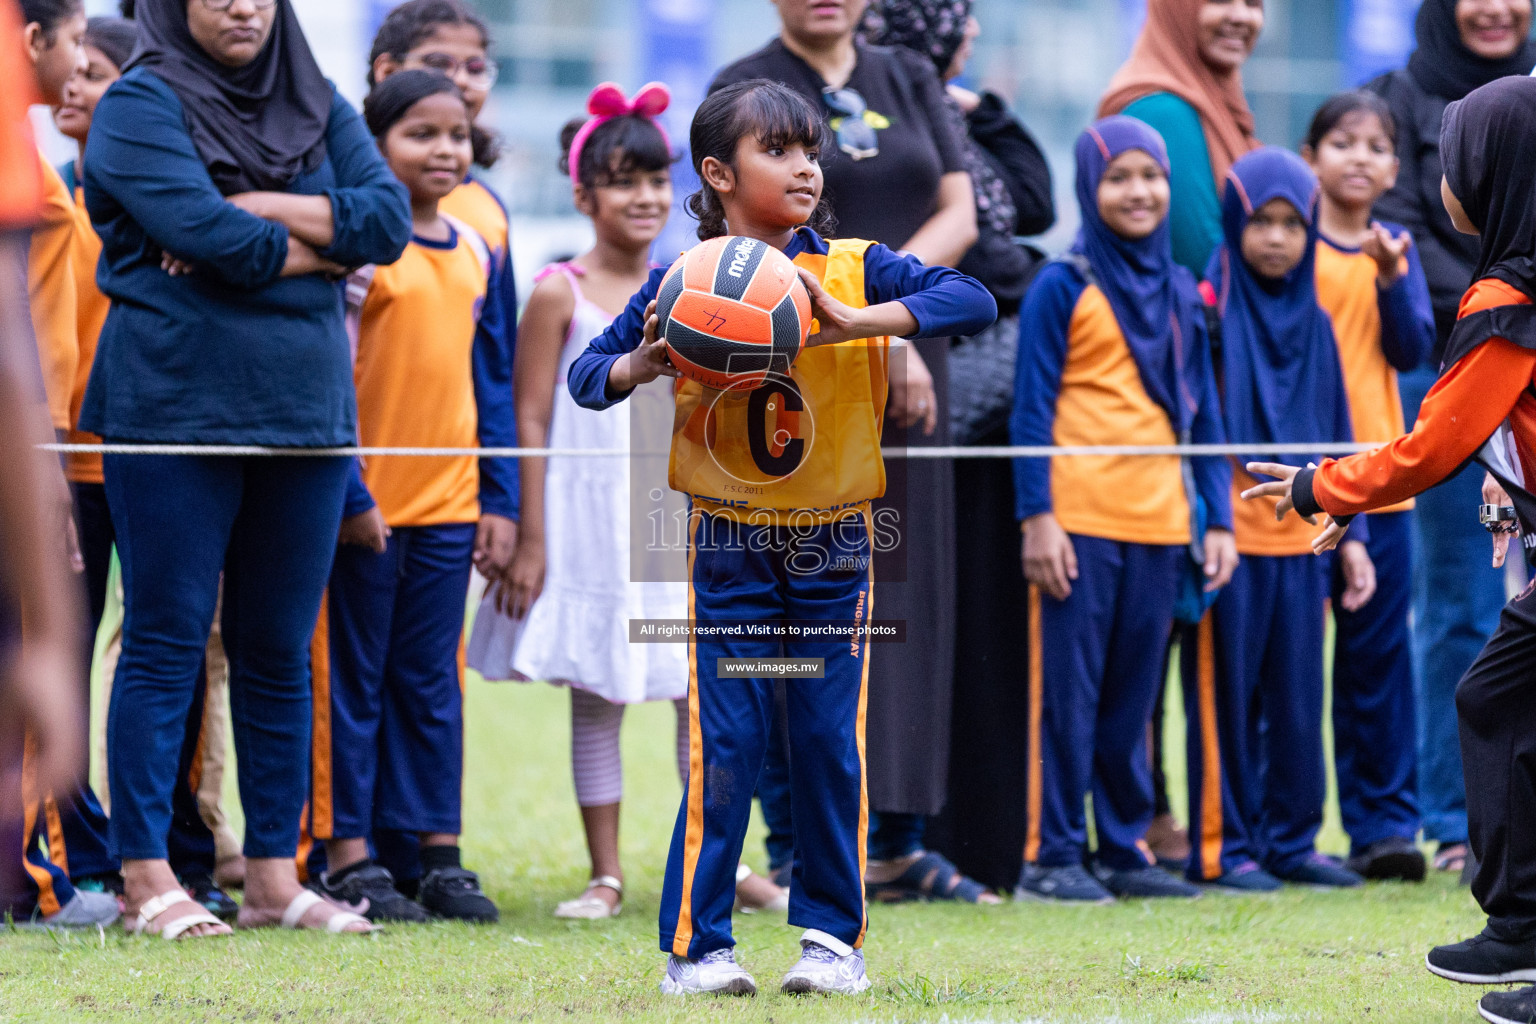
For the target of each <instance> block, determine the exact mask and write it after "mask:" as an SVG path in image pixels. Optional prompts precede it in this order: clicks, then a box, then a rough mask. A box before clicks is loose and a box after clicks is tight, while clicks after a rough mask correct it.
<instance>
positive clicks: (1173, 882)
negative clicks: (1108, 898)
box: [1093, 864, 1200, 900]
mask: <svg viewBox="0 0 1536 1024" xmlns="http://www.w3.org/2000/svg"><path fill="white" fill-rule="evenodd" d="M1093 873H1094V875H1095V876H1097V878H1098V879H1099V881H1101V882H1103V883H1104V888H1106V889H1108V890H1109V891H1110V892H1111V893H1113V894H1114V895H1116V896H1118V897H1120V898H1121V899H1123V900H1125V899H1130V900H1143V899H1182V900H1193V899H1198V898H1199V897H1200V887H1199V886H1198V885H1190V884H1189V883H1188V882H1186V881H1184V879H1182V878H1177V877H1175V876H1173V875H1170V874H1169V873H1168V872H1166V871H1164V870H1163V869H1162V868H1156V867H1152V866H1151V865H1150V864H1149V865H1147V866H1146V867H1144V868H1136V869H1134V870H1131V871H1111V870H1109V869H1107V868H1105V867H1103V866H1097V865H1096V866H1095V867H1094V869H1093Z"/></svg>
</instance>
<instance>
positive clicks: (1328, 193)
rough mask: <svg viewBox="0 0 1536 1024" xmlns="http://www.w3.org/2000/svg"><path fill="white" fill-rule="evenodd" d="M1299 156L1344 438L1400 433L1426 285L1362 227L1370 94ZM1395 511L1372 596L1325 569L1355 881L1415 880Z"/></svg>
mask: <svg viewBox="0 0 1536 1024" xmlns="http://www.w3.org/2000/svg"><path fill="white" fill-rule="evenodd" d="M1302 156H1303V157H1305V158H1306V160H1307V162H1308V163H1309V164H1310V165H1311V167H1312V170H1313V172H1314V173H1316V174H1317V179H1318V183H1319V185H1320V186H1321V195H1320V198H1319V201H1318V212H1317V217H1318V236H1319V237H1318V242H1317V298H1318V302H1319V303H1321V305H1322V307H1323V309H1324V310H1325V311H1326V312H1327V313H1328V316H1329V318H1330V319H1331V320H1332V321H1333V334H1334V339H1335V340H1336V341H1337V342H1338V346H1339V363H1340V367H1341V369H1342V370H1343V373H1344V387H1345V390H1346V391H1347V392H1348V395H1349V410H1350V420H1351V422H1352V423H1353V425H1354V432H1355V440H1357V441H1368V442H1374V443H1382V444H1385V443H1386V442H1388V441H1390V440H1392V439H1393V438H1394V437H1397V436H1398V435H1399V434H1401V433H1402V432H1403V428H1404V423H1403V406H1402V400H1401V398H1400V397H1399V396H1398V390H1397V371H1399V370H1411V369H1413V368H1414V367H1416V366H1418V365H1419V363H1421V362H1422V361H1423V360H1424V359H1425V357H1427V356H1428V355H1429V351H1430V348H1431V346H1432V345H1433V343H1434V340H1435V318H1434V310H1433V309H1432V307H1431V306H1430V301H1429V285H1428V283H1427V282H1426V281H1425V279H1424V270H1423V268H1422V267H1421V266H1420V265H1419V254H1418V250H1417V249H1416V248H1414V245H1413V240H1412V239H1411V238H1410V237H1409V235H1408V232H1407V231H1405V230H1404V229H1403V228H1401V227H1399V226H1398V225H1395V224H1383V223H1380V222H1377V221H1374V220H1372V218H1371V207H1372V205H1373V204H1374V203H1375V202H1376V200H1377V199H1378V198H1380V197H1381V195H1382V193H1384V192H1386V191H1387V189H1389V188H1391V187H1392V183H1393V182H1394V181H1395V180H1396V178H1397V138H1396V127H1395V125H1394V124H1393V121H1392V113H1391V111H1390V110H1389V109H1388V108H1387V104H1386V101H1385V100H1383V99H1381V98H1380V97H1379V96H1377V95H1376V94H1375V93H1370V92H1346V93H1341V94H1339V95H1337V96H1334V97H1333V98H1331V99H1329V100H1328V101H1327V102H1326V103H1324V104H1323V105H1322V106H1321V107H1319V108H1318V111H1317V113H1316V115H1314V116H1313V118H1312V126H1311V128H1310V129H1309V130H1308V132H1307V141H1306V144H1305V145H1303V146H1302ZM1411 508H1413V501H1412V499H1409V500H1408V501H1404V502H1400V503H1398V504H1396V505H1392V506H1390V507H1388V508H1384V509H1381V510H1379V511H1375V512H1372V513H1371V517H1370V540H1369V542H1368V543H1367V545H1366V548H1367V551H1368V552H1369V554H1370V556H1371V561H1372V563H1373V564H1374V565H1375V567H1376V596H1375V597H1373V598H1372V599H1371V600H1370V601H1369V602H1368V603H1367V604H1366V605H1365V606H1364V607H1363V608H1358V609H1355V610H1350V609H1349V608H1346V607H1345V606H1344V602H1343V598H1344V592H1345V589H1346V587H1347V585H1348V584H1347V581H1346V580H1345V578H1344V572H1343V563H1342V562H1341V560H1339V559H1333V563H1334V564H1333V568H1332V581H1331V589H1330V594H1331V596H1332V598H1333V605H1334V623H1335V628H1336V633H1335V639H1334V649H1333V750H1334V762H1335V768H1336V770H1337V773H1338V779H1339V812H1340V816H1341V817H1342V818H1343V824H1344V831H1345V832H1346V833H1348V834H1349V838H1350V859H1349V864H1348V866H1349V867H1350V868H1351V869H1352V870H1354V871H1356V872H1357V873H1359V874H1361V875H1364V876H1365V877H1366V878H1402V879H1407V880H1410V881H1418V880H1419V879H1422V878H1423V877H1424V855H1423V854H1422V853H1420V852H1419V849H1418V847H1417V846H1415V845H1414V841H1413V840H1414V836H1415V835H1416V834H1417V833H1418V830H1419V808H1418V794H1417V793H1416V792H1415V788H1416V787H1415V782H1414V779H1415V762H1416V760H1417V748H1416V744H1415V727H1414V721H1415V716H1414V690H1413V661H1412V651H1411V649H1410V643H1409V631H1408V611H1409V604H1410V598H1411V586H1412V581H1413V537H1412V524H1411V522H1410V517H1409V514H1408V510H1409V509H1411Z"/></svg>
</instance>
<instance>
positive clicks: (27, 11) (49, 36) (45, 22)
mask: <svg viewBox="0 0 1536 1024" xmlns="http://www.w3.org/2000/svg"><path fill="white" fill-rule="evenodd" d="M84 10H85V0H21V23H22V24H23V25H30V24H32V23H33V22H36V23H37V24H38V25H39V26H41V27H42V30H43V41H44V42H46V43H47V44H48V45H49V46H52V45H53V38H54V35H55V33H57V32H58V31H59V26H60V25H62V24H63V23H64V22H66V21H68V20H69V19H70V18H73V17H74V16H75V15H77V14H80V13H81V12H83V11H84Z"/></svg>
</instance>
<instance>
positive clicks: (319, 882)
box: [309, 860, 427, 924]
mask: <svg viewBox="0 0 1536 1024" xmlns="http://www.w3.org/2000/svg"><path fill="white" fill-rule="evenodd" d="M309 887H310V888H311V889H313V890H314V891H315V892H317V893H319V894H320V895H321V896H324V897H325V898H326V899H328V900H330V901H331V902H332V903H334V904H336V905H337V906H339V907H341V908H342V909H343V910H350V911H351V912H352V913H354V914H361V915H362V916H363V917H366V918H367V919H368V920H370V921H373V922H374V923H378V922H381V921H389V922H400V923H402V924H425V923H426V921H427V912H426V911H425V910H423V909H422V907H421V905H420V904H418V903H414V902H412V901H411V900H408V899H406V898H405V897H404V896H402V895H400V892H399V890H397V889H396V888H395V879H394V877H393V876H392V875H390V873H389V870H388V869H387V868H384V867H382V866H380V865H378V864H375V863H374V862H373V861H371V860H365V861H361V862H359V863H357V864H354V865H352V866H351V867H348V868H343V869H342V870H341V871H339V872H331V871H322V872H321V873H320V877H318V878H314V879H311V880H310V882H309Z"/></svg>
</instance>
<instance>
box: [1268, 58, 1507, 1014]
mask: <svg viewBox="0 0 1536 1024" xmlns="http://www.w3.org/2000/svg"><path fill="white" fill-rule="evenodd" d="M1440 145H1441V152H1442V153H1443V154H1444V157H1445V177H1444V179H1443V185H1442V191H1443V195H1444V204H1445V207H1446V211H1447V214H1448V215H1449V217H1450V219H1451V221H1452V223H1454V224H1455V225H1456V227H1457V229H1458V230H1460V231H1462V232H1464V233H1466V234H1467V235H1468V236H1469V237H1472V238H1478V239H1479V240H1480V242H1481V244H1480V248H1479V252H1478V257H1477V261H1476V263H1475V264H1474V269H1473V282H1474V283H1473V284H1472V286H1471V288H1469V289H1468V290H1467V292H1466V294H1465V296H1464V297H1463V301H1462V306H1461V310H1462V312H1461V316H1460V318H1459V319H1458V320H1457V321H1456V323H1455V326H1454V328H1453V329H1452V330H1451V332H1450V337H1449V339H1448V343H1447V346H1446V353H1445V368H1444V370H1443V371H1442V372H1441V374H1440V377H1439V380H1438V381H1437V382H1436V384H1435V386H1434V388H1433V389H1432V390H1431V391H1430V393H1429V394H1428V396H1426V397H1425V399H1424V407H1423V412H1422V414H1421V415H1420V418H1419V419H1418V421H1417V422H1416V423H1415V424H1414V428H1413V432H1412V433H1411V434H1409V435H1407V436H1406V437H1400V438H1398V439H1397V440H1396V441H1393V442H1392V443H1391V444H1388V445H1386V446H1385V447H1383V448H1379V449H1377V450H1375V451H1372V452H1367V453H1365V454H1362V455H1356V456H1352V457H1350V458H1347V459H1339V460H1334V459H1329V460H1326V461H1324V462H1323V464H1322V465H1321V466H1320V467H1318V468H1317V469H1315V470H1313V469H1307V470H1302V471H1300V472H1297V471H1296V470H1295V469H1293V468H1287V467H1284V466H1266V465H1250V466H1249V469H1250V470H1257V471H1258V472H1261V473H1265V474H1268V475H1272V476H1279V477H1282V480H1281V482H1279V483H1270V484H1264V485H1261V486H1260V487H1256V488H1254V489H1252V490H1251V491H1249V492H1248V493H1246V494H1245V495H1244V497H1245V498H1247V497H1256V496H1259V495H1264V494H1268V495H1275V496H1279V497H1281V498H1282V500H1281V503H1280V506H1279V509H1280V511H1281V512H1288V511H1290V509H1291V508H1292V507H1293V506H1294V508H1295V510H1296V512H1298V513H1299V514H1301V515H1316V514H1317V513H1320V512H1326V513H1328V514H1329V515H1332V516H1334V517H1335V518H1339V517H1348V516H1351V515H1354V514H1357V513H1361V512H1368V511H1370V510H1371V509H1374V508H1382V507H1385V506H1387V505H1391V504H1395V503H1396V502H1398V501H1401V500H1403V499H1405V498H1409V497H1412V496H1413V495H1414V494H1415V493H1417V492H1420V491H1422V490H1423V489H1424V488H1425V487H1428V486H1430V485H1432V484H1435V483H1437V482H1438V481H1439V480H1440V479H1442V478H1443V477H1445V476H1446V475H1448V474H1450V473H1452V472H1454V471H1455V470H1456V469H1457V467H1459V466H1461V465H1462V464H1463V463H1465V462H1466V461H1467V460H1468V459H1474V458H1475V459H1476V460H1477V461H1478V462H1479V463H1481V465H1482V467H1483V468H1484V469H1486V470H1487V472H1488V474H1489V480H1488V482H1487V484H1486V485H1485V490H1486V491H1487V493H1488V500H1489V501H1491V502H1495V503H1497V504H1501V505H1508V504H1513V506H1514V508H1515V512H1516V516H1517V521H1518V524H1519V530H1520V532H1521V533H1522V534H1523V535H1524V536H1526V537H1530V536H1532V535H1533V534H1536V495H1532V493H1531V492H1530V490H1529V488H1531V487H1533V486H1536V484H1533V483H1532V482H1531V481H1532V472H1531V469H1530V467H1533V466H1536V397H1533V394H1536V393H1533V390H1532V389H1533V388H1536V79H1531V78H1526V77H1510V78H1505V79H1502V80H1499V81H1496V82H1493V83H1491V84H1489V85H1485V86H1483V87H1481V88H1479V89H1477V90H1475V91H1473V92H1472V93H1470V94H1469V95H1468V96H1467V97H1466V98H1465V99H1463V100H1461V101H1459V102H1456V103H1452V104H1451V105H1450V106H1449V107H1448V108H1447V109H1446V112H1445V128H1444V131H1443V132H1442V134H1441V143H1440ZM1466 511H1470V510H1466ZM1341 532H1342V531H1340V530H1338V529H1337V528H1331V529H1330V530H1329V532H1328V535H1329V536H1330V537H1337V536H1338V535H1340V534H1341ZM1508 543H1509V535H1508V534H1502V535H1500V536H1497V537H1495V540H1494V564H1495V565H1497V564H1500V563H1501V562H1502V558H1503V553H1504V550H1506V549H1507V547H1508ZM1314 546H1315V547H1326V546H1328V544H1327V542H1324V543H1322V544H1318V545H1314ZM1484 550H1485V551H1486V549H1484ZM1456 712H1457V719H1458V722H1459V726H1460V739H1461V756H1462V760H1463V762H1464V764H1465V766H1466V774H1467V781H1468V783H1469V785H1468V786H1467V811H1468V824H1469V825H1470V827H1471V828H1470V836H1471V845H1472V852H1473V854H1474V855H1475V856H1476V858H1477V865H1478V866H1477V870H1476V872H1475V877H1474V878H1473V880H1472V895H1473V896H1474V897H1475V898H1476V899H1477V902H1478V905H1479V906H1481V907H1482V908H1483V910H1484V911H1485V912H1486V913H1487V915H1488V926H1487V927H1486V928H1485V929H1483V931H1482V933H1481V934H1479V935H1476V936H1474V937H1472V938H1470V939H1467V940H1466V941H1464V942H1457V943H1453V944H1450V945H1445V946H1437V947H1436V948H1434V949H1432V950H1430V952H1429V956H1428V958H1427V960H1426V964H1427V966H1428V967H1429V969H1430V970H1431V971H1433V972H1434V973H1435V974H1438V975H1440V976H1441V977H1443V978H1448V979H1450V980H1452V981H1459V982H1465V983H1468V984H1476V985H1492V984H1497V983H1500V982H1504V981H1509V980H1515V981H1528V980H1530V979H1532V978H1536V799H1533V795H1536V587H1527V588H1526V589H1525V591H1524V592H1523V593H1521V594H1520V596H1518V597H1516V598H1515V599H1514V600H1512V601H1510V602H1509V603H1508V605H1506V606H1505V608H1504V610H1503V613H1502V615H1501V617H1500V620H1499V625H1498V630H1497V632H1495V633H1494V634H1493V637H1492V639H1490V640H1489V641H1488V643H1487V646H1485V647H1484V648H1483V650H1482V652H1481V653H1480V654H1478V656H1477V659H1476V661H1474V662H1473V663H1472V667H1471V668H1469V669H1468V670H1467V672H1466V675H1464V676H1463V677H1462V679H1461V682H1460V683H1459V684H1458V685H1457V688H1456ZM1481 1009H1482V1011H1483V1016H1484V1017H1486V1018H1487V1019H1488V1020H1490V1021H1508V1022H1514V1021H1530V1020H1533V1019H1536V988H1526V989H1522V990H1520V991H1515V992H1496V993H1493V994H1491V995H1487V996H1484V997H1483V1000H1482V1003H1481Z"/></svg>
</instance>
